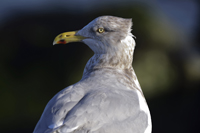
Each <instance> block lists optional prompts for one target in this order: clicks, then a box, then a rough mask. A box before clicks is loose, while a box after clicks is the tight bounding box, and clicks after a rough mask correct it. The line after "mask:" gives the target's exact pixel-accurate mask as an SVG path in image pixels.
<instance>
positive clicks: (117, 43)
mask: <svg viewBox="0 0 200 133" xmlns="http://www.w3.org/2000/svg"><path fill="white" fill-rule="evenodd" d="M131 26H132V22H131V19H123V18H119V17H113V16H102V17H98V18H96V19H94V20H93V21H92V22H90V23H89V24H88V25H87V26H85V27H84V28H83V29H81V30H80V31H78V32H77V35H81V36H84V37H87V39H84V40H83V42H84V43H85V44H87V45H88V46H89V47H90V48H91V49H92V50H93V51H94V56H93V57H91V59H90V60H89V61H88V62H87V64H86V66H85V69H84V72H83V77H82V79H81V80H80V81H79V82H77V83H76V84H74V85H71V86H69V87H67V88H65V89H63V90H62V91H60V92H59V93H57V94H56V95H55V96H54V97H53V98H52V99H51V100H50V101H49V103H48V104H47V106H46V108H45V110H44V112H43V114H42V116H41V118H40V120H39V122H38V123H37V125H36V127H35V130H34V133H151V118H150V113H149V109H148V106H147V104H146V101H145V98H144V95H143V93H142V90H141V88H140V85H139V82H138V80H137V77H136V75H135V72H134V70H133V68H132V60H133V51H134V47H135V41H134V39H133V38H132V36H133V35H132V34H131ZM98 28H104V29H105V32H104V33H101V34H100V33H98V32H96V31H97V29H98Z"/></svg>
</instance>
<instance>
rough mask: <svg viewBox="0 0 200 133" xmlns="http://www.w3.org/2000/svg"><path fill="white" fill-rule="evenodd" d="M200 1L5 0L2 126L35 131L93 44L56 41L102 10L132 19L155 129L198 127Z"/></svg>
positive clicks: (159, 132) (181, 131) (168, 132)
mask: <svg viewBox="0 0 200 133" xmlns="http://www.w3.org/2000/svg"><path fill="white" fill-rule="evenodd" d="M199 7H200V3H199V2H198V1H195V0H157V1H147V0H123V1H122V0H121V1H120V0H101V1H100V0H92V1H91V0H65V1H64V0H49V1H47V0H0V107H1V108H0V125H1V126H0V132H1V133H13V132H15V133H17V132H19V133H26V132H32V131H33V129H34V127H35V125H36V123H37V121H38V120H39V118H40V116H41V114H42V112H43V109H44V107H45V105H46V104H47V102H48V101H49V100H50V99H51V98H52V97H53V96H54V95H55V94H56V93H57V92H58V91H60V90H61V89H63V88H65V87H67V86H69V85H71V84H74V83H76V82H78V81H79V80H80V79H81V76H82V72H83V69H84V66H85V64H86V62H87V60H88V59H89V58H90V57H91V56H92V55H93V52H92V51H91V50H90V49H89V48H88V47H87V46H86V45H84V44H82V43H70V44H67V45H56V46H53V45H52V42H53V40H54V38H55V36H57V35H58V34H60V33H62V32H65V31H73V30H78V29H81V28H82V27H83V26H85V25H86V24H87V23H89V22H90V21H92V20H93V19H94V18H96V17H98V16H102V15H114V16H119V17H124V18H132V20H133V30H132V33H133V34H134V35H135V36H136V37H137V39H136V43H137V45H136V49H135V53H134V61H133V67H134V69H135V72H136V74H137V76H138V79H139V81H140V84H141V86H142V89H143V91H144V94H145V97H146V99H147V102H148V105H149V108H150V111H151V116H152V121H153V133H193V132H198V130H199V123H200V45H199V43H200V39H199V34H200V25H199V23H200V11H199Z"/></svg>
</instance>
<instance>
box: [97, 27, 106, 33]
mask: <svg viewBox="0 0 200 133" xmlns="http://www.w3.org/2000/svg"><path fill="white" fill-rule="evenodd" d="M104 31H105V30H104V28H99V29H97V32H99V33H103V32H104Z"/></svg>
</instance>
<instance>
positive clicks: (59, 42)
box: [57, 40, 67, 44]
mask: <svg viewBox="0 0 200 133" xmlns="http://www.w3.org/2000/svg"><path fill="white" fill-rule="evenodd" d="M57 43H58V44H66V43H67V42H66V41H65V40H60V41H58V42H57Z"/></svg>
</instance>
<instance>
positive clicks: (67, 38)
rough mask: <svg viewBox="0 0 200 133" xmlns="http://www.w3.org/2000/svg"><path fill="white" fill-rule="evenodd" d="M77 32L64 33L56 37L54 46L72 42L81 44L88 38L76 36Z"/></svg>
mask: <svg viewBox="0 0 200 133" xmlns="http://www.w3.org/2000/svg"><path fill="white" fill-rule="evenodd" d="M76 33H77V31H71V32H64V33H61V34H59V35H58V36H56V38H55V39H54V41H53V45H56V44H66V43H70V42H80V41H82V40H83V39H85V38H86V37H83V36H76V35H75V34H76Z"/></svg>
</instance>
